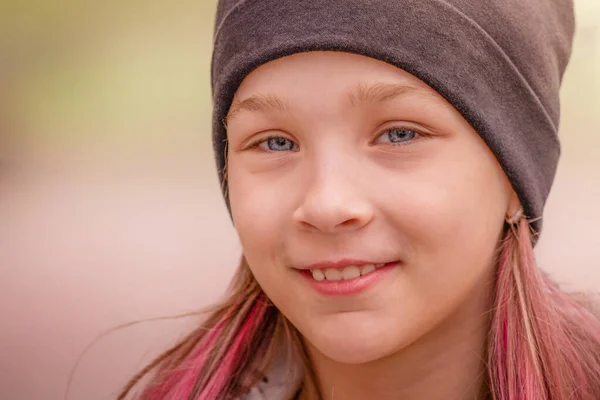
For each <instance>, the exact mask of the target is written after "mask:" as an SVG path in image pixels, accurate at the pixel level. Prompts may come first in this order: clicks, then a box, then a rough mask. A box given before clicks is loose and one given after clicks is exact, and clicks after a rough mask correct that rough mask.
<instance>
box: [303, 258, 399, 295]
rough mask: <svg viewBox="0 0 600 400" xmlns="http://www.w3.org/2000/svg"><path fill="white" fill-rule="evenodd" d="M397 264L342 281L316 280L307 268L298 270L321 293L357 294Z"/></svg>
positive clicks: (397, 264)
mask: <svg viewBox="0 0 600 400" xmlns="http://www.w3.org/2000/svg"><path fill="white" fill-rule="evenodd" d="M399 265H400V263H399V262H393V263H388V264H385V265H384V266H383V267H380V268H377V269H376V270H375V271H373V272H370V273H368V274H367V275H365V276H359V277H357V278H354V279H348V280H343V281H328V280H327V279H323V280H322V281H317V280H315V278H313V276H312V272H310V271H308V270H303V271H300V274H301V275H303V276H304V278H305V279H306V280H307V281H308V283H309V284H310V285H311V286H312V287H313V289H315V290H316V291H317V292H319V293H321V294H325V295H328V296H348V295H353V294H358V293H360V292H363V291H365V290H367V289H368V288H370V287H371V286H375V285H376V284H377V283H378V282H380V281H381V280H383V279H384V278H386V276H388V275H389V274H390V273H391V272H392V270H393V269H394V268H395V267H397V266H399Z"/></svg>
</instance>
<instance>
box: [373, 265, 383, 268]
mask: <svg viewBox="0 0 600 400" xmlns="http://www.w3.org/2000/svg"><path fill="white" fill-rule="evenodd" d="M374 265H375V268H381V267H383V266H384V265H385V264H374Z"/></svg>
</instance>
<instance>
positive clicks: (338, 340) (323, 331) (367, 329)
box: [303, 322, 400, 364]
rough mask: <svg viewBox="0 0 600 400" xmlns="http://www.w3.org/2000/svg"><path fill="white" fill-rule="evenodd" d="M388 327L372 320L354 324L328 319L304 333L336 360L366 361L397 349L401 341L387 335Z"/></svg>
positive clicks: (358, 362) (318, 348)
mask: <svg viewBox="0 0 600 400" xmlns="http://www.w3.org/2000/svg"><path fill="white" fill-rule="evenodd" d="M385 331H386V329H383V327H378V326H377V325H376V324H373V323H371V324H365V323H364V322H363V323H362V324H353V325H352V326H348V325H346V324H335V323H329V324H320V326H319V327H318V328H315V329H312V330H311V331H310V333H309V334H308V335H304V334H303V336H304V337H305V339H306V340H307V341H308V342H310V344H311V345H312V347H314V348H315V349H316V350H317V351H318V352H319V353H321V354H323V355H324V356H326V357H328V358H330V359H331V360H333V361H336V362H339V363H344V364H363V363H368V362H371V361H375V360H379V359H381V358H384V357H386V356H389V355H390V354H392V353H394V352H395V351H397V350H398V346H397V345H398V342H397V341H393V340H391V339H393V338H391V337H387V336H388V335H386V334H385V333H384V332H385ZM387 331H388V332H389V330H387ZM398 331H400V330H398ZM395 339H398V338H397V337H396V338H395Z"/></svg>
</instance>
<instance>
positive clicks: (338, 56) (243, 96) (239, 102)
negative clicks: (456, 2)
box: [228, 52, 445, 118]
mask: <svg viewBox="0 0 600 400" xmlns="http://www.w3.org/2000/svg"><path fill="white" fill-rule="evenodd" d="M402 97H412V98H423V99H427V100H432V99H436V100H439V101H442V102H444V103H445V101H444V99H443V98H442V97H441V96H440V95H439V94H438V93H437V92H436V91H435V90H433V89H432V88H430V87H429V86H428V85H427V84H425V83H424V82H422V81H421V80H420V79H418V78H416V77H415V76H413V75H411V74H409V73H408V72H406V71H404V70H401V69H399V68H397V67H395V66H393V65H390V64H387V63H385V62H383V61H379V60H376V59H373V58H369V57H366V56H361V55H357V54H351V53H343V52H307V53H298V54H294V55H292V56H287V57H283V58H280V59H277V60H274V61H271V62H269V63H266V64H264V65H262V66H260V67H259V68H257V69H256V70H254V71H253V72H252V73H250V74H249V75H248V76H247V77H246V78H245V79H244V81H243V82H242V84H241V85H240V87H239V88H238V90H237V92H236V94H235V97H234V100H233V102H232V106H231V108H230V110H229V114H228V118H231V117H232V116H233V115H234V114H237V113H238V112H239V111H242V110H246V111H265V110H271V111H287V110H288V109H289V107H290V106H291V105H292V106H293V105H294V103H295V102H297V101H300V102H302V101H310V102H317V103H324V102H328V101H335V102H336V103H339V102H344V103H346V105H348V106H357V105H359V104H362V103H371V104H374V103H382V102H385V101H388V100H393V99H395V98H402Z"/></svg>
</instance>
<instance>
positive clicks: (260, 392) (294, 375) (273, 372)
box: [239, 355, 302, 400]
mask: <svg viewBox="0 0 600 400" xmlns="http://www.w3.org/2000/svg"><path fill="white" fill-rule="evenodd" d="M301 381H302V370H301V368H300V367H299V363H298V360H297V359H293V358H289V357H288V356H286V355H283V356H282V357H279V358H278V359H277V361H276V362H275V363H274V364H273V366H272V367H271V368H270V369H269V371H268V372H267V374H266V375H265V377H264V378H263V379H262V380H261V381H260V382H259V383H258V384H257V385H256V386H254V387H253V388H252V389H251V390H250V391H249V392H248V393H247V394H245V395H244V396H242V397H241V398H240V399H239V400H290V399H292V398H293V396H294V395H295V394H296V391H297V390H298V388H299V387H300V383H301Z"/></svg>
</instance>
